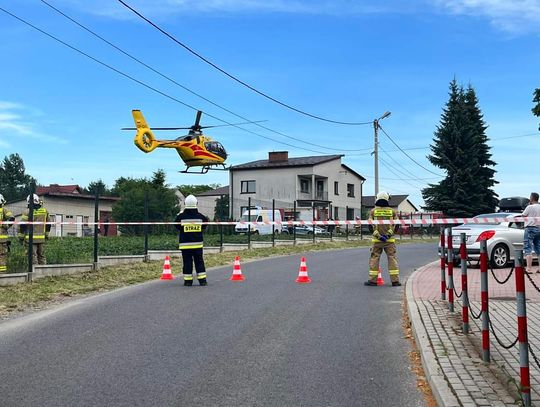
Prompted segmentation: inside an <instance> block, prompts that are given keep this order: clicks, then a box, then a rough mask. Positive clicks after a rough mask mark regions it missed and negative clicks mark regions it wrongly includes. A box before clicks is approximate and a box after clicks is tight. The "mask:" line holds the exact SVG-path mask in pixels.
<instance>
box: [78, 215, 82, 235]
mask: <svg viewBox="0 0 540 407" xmlns="http://www.w3.org/2000/svg"><path fill="white" fill-rule="evenodd" d="M82 224H83V217H82V215H77V237H82V235H83V232H82V230H83V227H82V226H83V225H82Z"/></svg>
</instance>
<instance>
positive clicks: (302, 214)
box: [229, 151, 365, 220]
mask: <svg viewBox="0 0 540 407" xmlns="http://www.w3.org/2000/svg"><path fill="white" fill-rule="evenodd" d="M342 157H343V155H323V156H310V157H295V158H289V153H288V152H287V151H276V152H269V153H268V159H266V160H258V161H252V162H249V163H245V164H239V165H235V166H232V167H231V168H230V170H229V179H230V186H229V190H230V191H229V192H230V194H229V211H230V216H231V217H232V218H233V219H238V218H240V216H241V215H242V213H243V211H244V210H246V209H247V208H248V206H249V205H251V206H252V207H255V206H260V207H262V208H267V209H271V208H272V205H274V208H275V209H279V210H281V211H282V212H283V216H284V218H285V219H290V218H292V216H293V215H295V217H296V219H301V220H313V219H316V220H326V219H330V218H333V219H339V220H346V219H354V217H355V216H359V215H360V211H361V206H362V205H361V204H362V202H361V197H362V184H363V183H364V181H365V178H364V177H362V176H361V175H360V174H358V173H357V172H356V171H354V170H353V169H352V168H350V167H348V166H346V165H345V164H343V163H342V162H341V158H342ZM295 210H296V213H294V211H295Z"/></svg>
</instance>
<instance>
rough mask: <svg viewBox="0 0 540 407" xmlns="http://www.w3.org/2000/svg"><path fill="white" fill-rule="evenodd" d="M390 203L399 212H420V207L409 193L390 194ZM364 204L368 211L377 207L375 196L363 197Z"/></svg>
mask: <svg viewBox="0 0 540 407" xmlns="http://www.w3.org/2000/svg"><path fill="white" fill-rule="evenodd" d="M388 203H389V204H390V207H392V208H394V209H395V210H396V211H397V212H398V214H399V213H406V214H409V213H412V212H418V208H417V207H416V206H414V204H413V203H412V202H411V201H410V200H409V195H390V201H389V202H388ZM362 206H363V207H364V208H365V210H366V211H369V210H371V209H373V208H374V207H375V197H374V196H373V195H370V196H364V197H362Z"/></svg>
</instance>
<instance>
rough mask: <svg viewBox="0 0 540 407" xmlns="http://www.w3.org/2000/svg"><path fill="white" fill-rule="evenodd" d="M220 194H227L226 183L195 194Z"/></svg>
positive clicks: (227, 187)
mask: <svg viewBox="0 0 540 407" xmlns="http://www.w3.org/2000/svg"><path fill="white" fill-rule="evenodd" d="M221 195H229V186H228V185H225V186H224V187H219V188H216V189H211V190H210V191H206V192H201V193H200V194H197V196H221Z"/></svg>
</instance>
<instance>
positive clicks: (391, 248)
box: [369, 242, 399, 282]
mask: <svg viewBox="0 0 540 407" xmlns="http://www.w3.org/2000/svg"><path fill="white" fill-rule="evenodd" d="M383 250H384V252H385V253H386V257H387V258H388V274H390V280H391V281H392V282H397V281H399V266H398V260H397V249H396V244H395V243H394V242H376V243H373V246H372V247H371V257H370V259H369V280H370V281H373V282H376V281H377V275H378V274H379V262H380V259H381V255H382V252H383Z"/></svg>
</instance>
